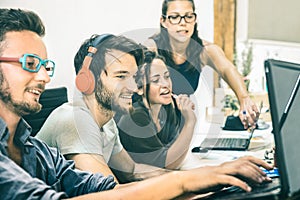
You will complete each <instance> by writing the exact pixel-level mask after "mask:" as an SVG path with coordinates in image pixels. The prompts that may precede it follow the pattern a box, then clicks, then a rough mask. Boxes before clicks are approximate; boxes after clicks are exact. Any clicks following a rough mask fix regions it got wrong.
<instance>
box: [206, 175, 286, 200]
mask: <svg viewBox="0 0 300 200" xmlns="http://www.w3.org/2000/svg"><path fill="white" fill-rule="evenodd" d="M272 180H273V181H272V182H266V183H262V184H260V185H255V186H252V190H251V192H246V191H244V190H242V189H241V188H239V187H236V186H231V187H228V188H225V189H223V190H221V191H218V192H215V193H213V194H212V195H210V196H208V197H206V198H204V199H220V200H224V199H230V200H237V199H254V198H262V199H266V198H267V197H268V196H273V195H278V194H279V193H280V188H281V187H280V180H279V178H274V179H272Z"/></svg>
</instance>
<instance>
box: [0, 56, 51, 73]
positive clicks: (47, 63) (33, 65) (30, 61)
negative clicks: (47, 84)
mask: <svg viewBox="0 0 300 200" xmlns="http://www.w3.org/2000/svg"><path fill="white" fill-rule="evenodd" d="M0 62H19V63H22V69H24V70H26V71H28V72H34V73H36V72H38V71H39V70H40V69H41V66H42V65H43V66H44V67H45V69H46V71H47V73H48V75H49V76H50V77H52V76H53V74H54V68H55V63H54V62H53V61H52V60H47V59H46V60H43V59H41V58H40V57H39V56H37V55H34V54H28V53H26V54H24V55H23V56H22V57H21V58H12V57H0Z"/></svg>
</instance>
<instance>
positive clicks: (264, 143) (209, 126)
mask: <svg viewBox="0 0 300 200" xmlns="http://www.w3.org/2000/svg"><path fill="white" fill-rule="evenodd" d="M198 124H201V127H200V126H199V125H196V127H195V132H194V135H193V138H192V142H191V145H190V147H189V152H188V154H187V156H186V158H185V160H184V161H183V163H182V164H181V168H180V169H181V170H188V169H193V168H197V167H201V166H208V165H219V164H221V163H223V162H226V161H231V160H234V159H237V158H238V157H242V156H246V155H251V156H255V157H258V158H261V159H264V154H265V151H266V149H271V148H272V147H273V146H274V137H273V134H272V133H271V132H272V125H271V123H269V124H270V127H269V128H268V129H265V130H257V129H256V130H255V131H254V133H253V137H252V140H251V142H250V146H249V149H248V150H247V151H216V150H210V151H208V152H207V153H192V152H191V150H192V148H193V147H195V146H199V145H200V143H201V142H202V141H203V140H204V139H205V137H206V136H207V135H208V134H210V135H214V136H220V137H240V136H244V137H247V136H248V135H249V133H248V132H247V131H224V130H222V129H221V126H222V124H217V123H207V122H202V123H198ZM197 130H198V131H197ZM209 194H210V193H207V194H201V195H191V196H182V197H179V198H176V200H183V199H185V200H194V199H198V198H202V197H205V196H207V195H209Z"/></svg>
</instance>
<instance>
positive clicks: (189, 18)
mask: <svg viewBox="0 0 300 200" xmlns="http://www.w3.org/2000/svg"><path fill="white" fill-rule="evenodd" d="M164 17H165V18H167V19H168V20H169V22H170V23H171V24H173V25H175V24H180V22H181V20H182V19H184V21H185V22H186V23H193V22H195V21H196V19H197V14H196V13H188V14H186V15H183V16H181V15H174V14H173V15H168V16H166V15H164Z"/></svg>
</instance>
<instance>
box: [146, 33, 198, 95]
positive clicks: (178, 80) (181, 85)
mask: <svg viewBox="0 0 300 200" xmlns="http://www.w3.org/2000/svg"><path fill="white" fill-rule="evenodd" d="M151 39H153V40H154V41H155V43H156V46H157V47H159V45H158V41H157V39H156V38H151ZM165 59H166V65H167V66H168V67H169V71H170V77H171V80H172V87H173V93H175V94H188V95H191V94H194V92H195V91H196V89H197V88H198V85H199V79H200V73H201V66H194V67H195V69H192V70H186V69H187V67H188V65H189V62H188V61H187V60H186V61H185V62H184V63H182V64H179V65H175V66H174V64H173V65H172V63H171V62H170V60H168V59H167V58H165Z"/></svg>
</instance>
